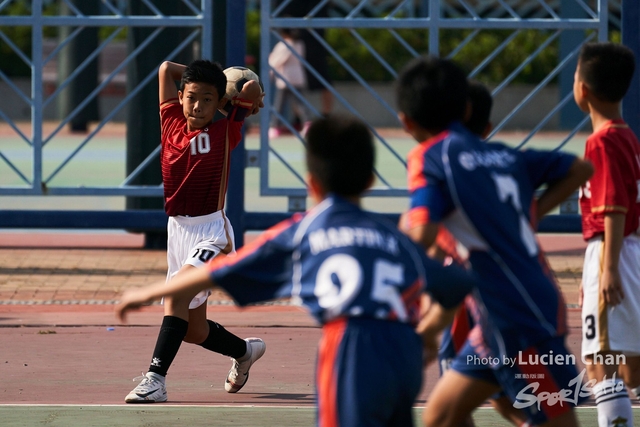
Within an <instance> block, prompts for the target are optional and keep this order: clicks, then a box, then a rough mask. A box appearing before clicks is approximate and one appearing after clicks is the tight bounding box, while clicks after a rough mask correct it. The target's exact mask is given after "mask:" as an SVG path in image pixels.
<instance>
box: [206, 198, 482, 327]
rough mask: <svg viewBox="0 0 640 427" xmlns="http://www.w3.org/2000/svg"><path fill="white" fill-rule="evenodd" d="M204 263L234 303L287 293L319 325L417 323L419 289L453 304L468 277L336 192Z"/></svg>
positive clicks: (465, 290) (467, 287) (469, 282)
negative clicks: (363, 320) (230, 252)
mask: <svg viewBox="0 0 640 427" xmlns="http://www.w3.org/2000/svg"><path fill="white" fill-rule="evenodd" d="M208 268H209V269H210V272H211V273H210V274H211V275H210V277H211V279H212V280H213V282H214V283H215V284H216V285H218V286H220V287H222V288H224V289H225V290H226V291H227V292H228V293H229V294H230V295H231V296H232V297H233V298H234V299H235V300H236V302H238V303H239V304H240V305H246V304H251V303H256V302H261V301H267V300H273V299H277V298H286V297H293V298H294V299H296V300H297V301H298V302H300V303H301V304H302V305H304V306H305V307H307V308H308V309H309V311H310V313H311V314H312V315H313V317H315V318H316V319H317V321H318V322H319V323H321V324H325V323H327V322H330V321H332V320H334V319H338V318H343V317H361V318H371V319H382V320H391V321H397V322H402V323H406V324H408V325H411V326H415V325H416V324H417V321H418V316H419V309H420V306H419V305H420V295H421V293H422V292H424V291H427V292H429V293H430V294H431V296H432V298H434V299H435V300H436V301H438V302H439V303H440V304H442V305H443V306H444V307H446V308H451V307H454V306H456V305H457V304H458V303H460V301H462V299H463V297H464V295H465V294H466V293H468V292H469V290H470V289H471V286H472V285H473V283H474V282H473V279H472V278H471V277H470V276H469V275H468V274H467V273H466V272H465V271H464V270H462V269H460V268H457V267H443V266H441V265H440V264H439V263H438V262H436V261H434V260H431V259H429V258H427V257H426V255H425V253H424V250H422V249H421V248H420V247H419V246H417V245H416V244H415V243H413V242H412V241H411V240H409V239H408V238H407V237H406V236H405V235H404V234H402V233H401V232H399V231H398V229H397V227H396V225H395V224H393V223H391V222H390V221H388V220H387V219H386V218H384V217H382V216H381V215H378V214H375V213H372V212H367V211H364V210H362V209H360V207H358V206H356V205H354V204H352V203H350V202H348V201H346V200H344V199H342V198H340V197H336V196H331V197H328V198H327V199H325V200H324V201H323V202H322V203H320V204H319V205H317V206H316V207H314V208H313V209H311V210H310V211H308V212H306V213H305V214H298V215H295V216H294V217H292V218H291V219H289V220H287V221H284V222H282V223H280V224H278V225H276V226H274V227H272V228H271V229H269V230H267V231H266V232H265V233H263V234H262V235H261V236H260V238H258V239H257V240H256V241H254V242H253V243H252V244H250V245H247V246H245V247H243V248H242V249H241V250H240V251H238V253H237V255H235V256H229V257H224V258H216V260H214V261H213V262H212V263H211V264H210V265H209V267H208Z"/></svg>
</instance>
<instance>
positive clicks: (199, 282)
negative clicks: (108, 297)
mask: <svg viewBox="0 0 640 427" xmlns="http://www.w3.org/2000/svg"><path fill="white" fill-rule="evenodd" d="M212 287H214V284H213V283H212V282H211V279H210V278H209V271H208V269H206V268H192V269H190V270H187V271H184V272H183V273H181V274H178V275H176V276H174V278H173V279H171V280H169V281H168V282H157V283H154V284H152V285H149V286H144V287H141V288H135V289H128V290H126V291H125V292H124V293H123V294H122V298H120V301H119V302H118V304H117V305H116V307H115V312H116V318H118V319H119V320H120V321H121V322H126V315H127V313H128V312H130V311H132V310H137V309H139V308H140V307H142V306H144V305H149V304H151V303H152V302H153V301H156V300H159V299H160V298H162V297H164V296H172V297H176V298H191V297H193V295H195V294H197V293H198V292H200V291H202V290H205V289H210V288H212Z"/></svg>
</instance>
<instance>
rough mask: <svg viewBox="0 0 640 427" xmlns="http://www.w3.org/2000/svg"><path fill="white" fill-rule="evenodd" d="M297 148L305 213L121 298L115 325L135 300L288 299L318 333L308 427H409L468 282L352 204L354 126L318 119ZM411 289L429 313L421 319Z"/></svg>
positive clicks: (362, 156) (360, 188)
mask: <svg viewBox="0 0 640 427" xmlns="http://www.w3.org/2000/svg"><path fill="white" fill-rule="evenodd" d="M305 140H306V144H305V148H306V154H305V157H306V164H307V169H308V174H307V184H308V188H309V194H310V196H311V197H312V198H313V199H314V200H315V201H316V202H317V205H316V206H314V207H313V208H311V209H309V210H308V211H307V212H305V213H304V214H301V213H299V214H295V215H294V216H293V217H291V218H290V219H288V220H285V221H282V222H281V223H279V224H277V225H275V226H273V227H272V228H270V229H269V230H267V231H266V232H264V233H263V234H262V235H261V236H260V237H259V238H258V239H256V240H255V241H254V242H253V243H251V244H250V245H246V246H244V247H242V248H241V249H240V250H239V251H238V254H237V256H234V257H219V258H217V259H214V260H213V261H212V262H211V263H209V264H208V266H206V267H205V268H199V269H192V271H190V272H188V273H186V274H184V275H180V276H178V277H176V278H175V279H173V280H170V281H168V282H165V283H158V284H156V285H152V286H146V287H143V288H137V289H129V290H127V291H126V292H125V293H124V294H123V295H122V297H121V299H120V303H119V304H118V305H117V306H116V308H115V311H116V314H117V316H118V317H119V318H120V319H121V320H123V319H124V316H125V314H126V313H127V312H129V311H131V310H133V309H135V308H138V307H140V306H141V305H142V304H144V303H145V302H150V301H152V300H154V299H157V298H160V297H162V296H166V295H174V296H179V295H185V296H186V295H193V294H194V293H195V292H198V291H199V290H203V289H209V288H211V287H212V286H219V287H221V288H223V289H224V290H225V291H226V292H228V293H229V295H231V296H232V297H233V298H234V300H235V301H236V302H237V303H238V304H239V305H246V304H250V303H256V302H260V301H268V300H272V299H276V298H282V297H292V298H293V300H294V301H297V302H298V303H300V304H301V305H303V306H305V307H306V308H307V309H308V310H309V312H310V314H311V315H312V316H313V317H314V319H316V321H317V322H318V323H319V324H321V325H322V334H321V338H320V343H319V346H318V352H317V363H316V374H315V379H316V400H317V405H318V407H317V425H318V426H320V427H336V426H340V427H392V426H393V427H396V426H402V427H411V426H413V425H414V423H413V405H414V403H415V399H416V397H417V395H418V394H419V392H420V388H421V383H422V376H423V360H424V359H423V357H424V352H425V350H426V351H427V354H426V355H427V360H428V358H429V357H431V358H433V357H435V349H436V348H437V342H436V339H437V335H438V334H437V333H438V331H439V330H441V329H442V328H443V327H444V326H445V325H446V324H447V322H449V321H450V320H451V316H452V315H453V313H454V312H455V307H456V305H457V304H459V303H460V301H462V299H463V298H464V296H465V294H466V293H467V292H469V291H470V290H471V288H472V286H473V285H474V283H475V281H474V280H473V277H472V276H471V275H469V274H467V273H466V272H465V271H464V270H462V269H461V268H459V267H455V266H449V267H444V266H442V265H441V263H439V262H437V261H435V260H432V259H429V258H427V256H426V254H425V252H424V250H423V249H422V248H421V247H420V246H418V245H417V244H415V243H413V242H411V241H410V240H409V239H408V238H407V237H406V236H405V235H404V234H402V233H401V232H400V231H399V230H398V229H397V227H396V226H395V224H393V223H392V222H390V221H388V220H387V219H386V218H384V217H383V216H381V215H379V214H376V213H373V212H368V211H365V210H363V209H362V208H361V207H360V199H361V196H362V193H364V192H365V190H366V189H367V188H369V187H370V186H371V184H372V183H373V181H374V179H375V177H374V175H373V170H374V169H373V166H374V164H375V146H374V141H373V136H372V134H371V132H370V131H369V129H368V128H367V126H366V125H365V124H364V123H362V122H361V121H359V120H358V119H355V118H351V117H347V116H344V115H341V116H328V117H323V118H318V119H316V120H314V122H313V123H312V124H311V126H310V127H309V132H308V133H307V134H306V136H305ZM354 158H357V159H358V161H357V162H354V161H353V159H354ZM423 292H427V293H429V294H430V295H431V297H432V299H433V304H432V306H431V309H430V310H429V312H428V313H427V314H426V315H425V317H424V318H421V317H420V301H421V295H422V293H423ZM416 325H418V331H419V333H418V334H417V333H416ZM421 338H422V339H421Z"/></svg>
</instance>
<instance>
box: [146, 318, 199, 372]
mask: <svg viewBox="0 0 640 427" xmlns="http://www.w3.org/2000/svg"><path fill="white" fill-rule="evenodd" d="M188 327H189V322H187V321H186V320H183V319H181V318H179V317H175V316H164V318H163V319H162V326H160V332H159V333H158V340H157V341H156V348H155V349H154V350H153V359H151V365H150V366H149V372H155V373H156V374H158V375H162V376H163V377H166V376H167V371H168V370H169V366H171V363H172V362H173V359H174V358H175V357H176V354H178V350H179V349H180V344H182V340H183V339H184V336H185V335H186V334H187V328H188Z"/></svg>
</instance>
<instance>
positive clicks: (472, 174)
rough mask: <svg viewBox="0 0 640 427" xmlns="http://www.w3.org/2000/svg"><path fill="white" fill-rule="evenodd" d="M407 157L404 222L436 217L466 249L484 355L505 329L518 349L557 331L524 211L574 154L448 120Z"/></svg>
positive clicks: (554, 302) (550, 281)
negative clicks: (505, 140) (520, 144)
mask: <svg viewBox="0 0 640 427" xmlns="http://www.w3.org/2000/svg"><path fill="white" fill-rule="evenodd" d="M408 160H409V162H408V167H409V190H410V194H411V208H410V211H409V214H408V215H407V219H408V221H409V226H410V227H415V226H418V225H425V224H427V223H429V222H441V223H442V224H443V225H445V226H446V227H447V229H448V230H449V231H450V232H451V233H452V234H453V235H454V237H455V238H456V239H457V240H458V241H459V242H460V243H462V244H463V245H464V246H465V247H466V248H467V249H468V250H469V262H470V264H471V266H472V268H473V270H474V271H475V272H476V273H477V275H478V276H479V282H478V288H477V292H476V294H475V295H474V297H475V298H474V299H475V301H476V307H473V309H472V311H473V312H474V314H475V315H474V317H475V318H476V321H479V322H480V324H481V325H482V332H483V336H484V340H485V341H486V342H485V344H489V347H490V348H491V350H492V352H494V353H495V352H503V351H504V350H505V348H504V340H503V339H502V337H503V336H504V335H505V333H507V332H508V333H509V334H510V336H515V337H517V338H515V339H513V338H511V339H510V340H509V341H511V344H512V345H516V346H517V347H519V348H527V347H529V346H530V345H535V344H536V343H537V342H540V341H543V340H545V339H548V338H550V337H554V336H559V335H563V334H564V333H565V332H566V315H565V304H564V301H563V299H562V296H561V294H560V291H559V289H558V287H557V285H556V283H555V280H554V278H553V276H552V274H551V272H550V270H549V269H548V267H547V264H546V262H545V260H544V256H543V255H542V253H541V251H540V248H539V246H538V243H537V240H536V237H535V234H534V231H533V229H532V227H531V225H530V224H531V216H530V212H531V204H532V201H533V200H534V192H535V190H536V189H537V188H539V187H540V186H542V185H544V184H552V183H554V182H555V181H557V180H560V179H562V178H563V177H564V176H565V175H566V174H567V172H568V169H569V168H570V166H571V164H572V163H573V161H574V160H575V156H572V155H568V154H563V153H560V152H550V151H536V150H526V151H518V150H515V149H513V148H510V147H508V146H506V145H503V144H499V143H487V142H483V141H481V140H480V139H479V138H478V137H477V136H476V135H474V134H472V133H471V132H469V131H468V130H466V129H465V128H464V127H463V126H462V125H460V124H453V125H452V126H451V127H450V128H449V129H447V130H446V131H444V132H442V133H440V134H438V135H436V136H434V137H433V138H431V139H429V140H426V141H424V142H422V143H421V144H419V145H418V146H416V147H415V148H414V149H413V150H412V151H411V152H410V154H409V159H408ZM512 334H513V335H512ZM514 341H515V342H514ZM511 350H513V348H512V349H511Z"/></svg>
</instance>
